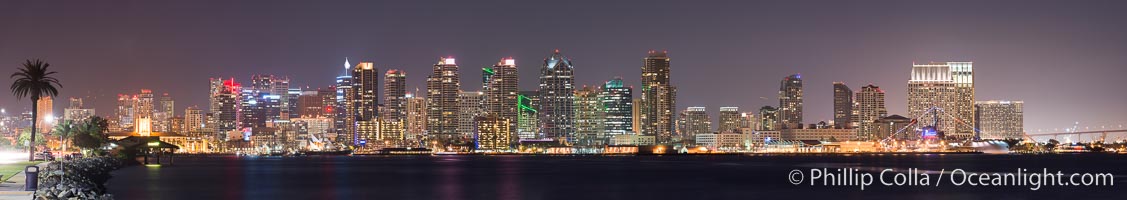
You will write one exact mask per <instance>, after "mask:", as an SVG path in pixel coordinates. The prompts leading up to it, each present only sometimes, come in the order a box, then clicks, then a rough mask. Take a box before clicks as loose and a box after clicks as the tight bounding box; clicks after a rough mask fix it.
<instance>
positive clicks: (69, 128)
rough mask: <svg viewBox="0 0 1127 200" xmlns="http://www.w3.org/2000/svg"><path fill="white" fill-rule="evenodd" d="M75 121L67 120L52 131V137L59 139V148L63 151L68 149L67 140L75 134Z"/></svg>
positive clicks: (56, 125)
mask: <svg viewBox="0 0 1127 200" xmlns="http://www.w3.org/2000/svg"><path fill="white" fill-rule="evenodd" d="M74 125H75V124H74V121H72V120H65V121H62V122H59V123H58V124H55V130H54V131H51V135H54V136H56V137H59V144H60V145H59V146H60V148H61V149H62V150H64V151H65V150H66V149H67V140H68V139H70V136H71V135H73V134H74V132H75V130H74Z"/></svg>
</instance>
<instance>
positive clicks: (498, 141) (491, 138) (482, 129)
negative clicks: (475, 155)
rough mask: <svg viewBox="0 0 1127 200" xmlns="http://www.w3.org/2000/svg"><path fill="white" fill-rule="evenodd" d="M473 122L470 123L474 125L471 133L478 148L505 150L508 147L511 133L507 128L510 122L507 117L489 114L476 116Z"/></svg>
mask: <svg viewBox="0 0 1127 200" xmlns="http://www.w3.org/2000/svg"><path fill="white" fill-rule="evenodd" d="M474 122H475V123H472V124H474V125H475V127H474V131H473V133H474V134H473V135H474V139H475V140H474V141H475V144H476V146H477V149H478V150H484V151H506V150H509V149H510V148H509V147H510V145H511V144H512V141H513V138H511V136H512V135H513V134H512V133H511V130H510V129H509V127H510V124H511V123H510V122H509V120H508V119H505V118H501V117H498V116H497V115H495V114H489V115H487V116H479V117H476V118H475V119H474Z"/></svg>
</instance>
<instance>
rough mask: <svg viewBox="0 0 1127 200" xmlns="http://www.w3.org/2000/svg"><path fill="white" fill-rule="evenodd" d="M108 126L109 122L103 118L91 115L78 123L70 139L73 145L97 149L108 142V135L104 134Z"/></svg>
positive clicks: (85, 148) (84, 148) (86, 148)
mask: <svg viewBox="0 0 1127 200" xmlns="http://www.w3.org/2000/svg"><path fill="white" fill-rule="evenodd" d="M108 128H109V122H107V121H106V119H105V118H102V117H97V116H95V117H91V118H90V119H87V120H85V121H83V122H82V123H80V124H78V126H77V127H76V128H75V132H74V134H73V135H72V136H71V140H72V141H74V146H75V147H78V148H81V149H82V150H87V151H88V150H98V148H100V147H102V145H105V144H106V143H107V142H109V136H107V135H106V130H108Z"/></svg>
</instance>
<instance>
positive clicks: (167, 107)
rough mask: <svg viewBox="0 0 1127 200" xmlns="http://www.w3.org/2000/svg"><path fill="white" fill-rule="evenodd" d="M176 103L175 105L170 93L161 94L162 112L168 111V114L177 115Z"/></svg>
mask: <svg viewBox="0 0 1127 200" xmlns="http://www.w3.org/2000/svg"><path fill="white" fill-rule="evenodd" d="M174 105H175V102H174V101H172V97H171V96H168V93H164V95H161V97H160V112H164V113H167V114H166V115H168V116H176V111H175V110H174V109H176V106H174Z"/></svg>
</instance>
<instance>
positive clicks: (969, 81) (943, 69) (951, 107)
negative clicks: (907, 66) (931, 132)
mask: <svg viewBox="0 0 1127 200" xmlns="http://www.w3.org/2000/svg"><path fill="white" fill-rule="evenodd" d="M972 66H973V63H972V62H932V63H929V64H914V63H913V64H912V79H911V80H909V81H908V118H912V119H919V122H920V123H918V125H919V126H930V125H932V124H934V122H936V121H938V122H939V124H936V126H937V129H938V130H939V131H940V132H943V133H944V135H945V136H946V137H947V138H952V139H970V138H971V137H973V136H974V129H973V128H974V127H973V126H974V124H975V122H974V70H973V69H972ZM932 109H936V110H939V111H941V112H944V113H946V114H949V115H939V116H941V117H940V119H939V120H936V119H935V117H934V116H935V115H934V114H929V111H931V110H932ZM943 116H951V117H954V118H956V119H951V118H950V117H943Z"/></svg>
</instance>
